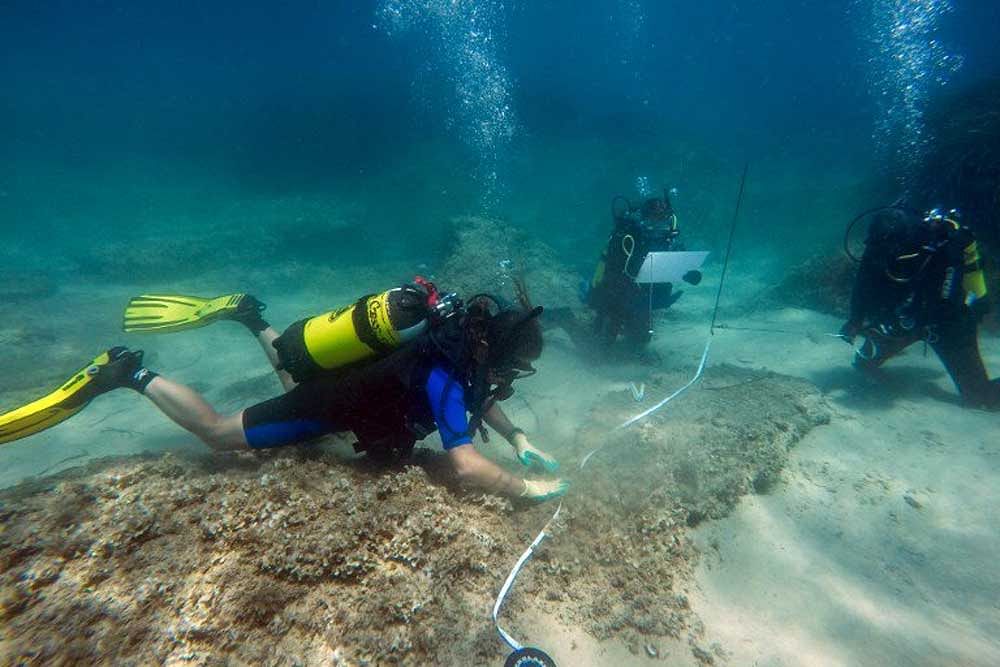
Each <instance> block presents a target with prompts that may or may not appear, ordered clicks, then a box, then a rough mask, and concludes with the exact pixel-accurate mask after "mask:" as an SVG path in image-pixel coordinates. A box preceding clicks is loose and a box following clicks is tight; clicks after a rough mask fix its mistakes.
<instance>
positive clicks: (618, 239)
mask: <svg viewBox="0 0 1000 667" xmlns="http://www.w3.org/2000/svg"><path fill="white" fill-rule="evenodd" d="M681 249H682V248H681V246H680V244H679V243H677V242H676V230H672V229H658V228H649V227H647V226H645V225H643V224H642V223H641V222H639V221H637V220H635V219H632V218H629V217H619V218H617V219H616V220H615V229H614V231H613V232H612V233H611V238H609V239H608V245H607V248H606V250H605V251H604V254H603V255H602V257H601V262H600V263H599V264H598V269H597V273H596V274H595V276H594V280H593V282H592V283H591V290H590V294H589V297H588V301H589V304H590V306H591V308H593V309H594V311H595V313H596V319H595V320H594V330H595V333H596V334H597V336H598V337H599V338H600V339H601V342H603V343H605V344H611V343H613V342H614V341H615V339H617V338H618V336H619V334H624V336H625V339H626V340H627V341H629V342H630V343H632V344H635V345H637V346H639V347H641V346H644V345H646V343H648V342H649V339H650V330H651V329H652V322H651V321H650V320H651V315H652V313H651V311H652V310H654V309H663V308H668V307H670V305H671V304H673V302H674V301H676V300H677V297H678V296H680V293H679V292H678V293H677V294H674V293H673V285H672V284H670V283H658V284H650V285H639V284H637V283H636V282H635V276H636V275H637V274H638V273H639V268H640V267H641V266H642V263H643V262H644V261H645V260H646V255H647V254H648V253H650V252H661V251H666V250H681ZM650 292H652V295H650ZM650 306H652V308H651V307H650Z"/></svg>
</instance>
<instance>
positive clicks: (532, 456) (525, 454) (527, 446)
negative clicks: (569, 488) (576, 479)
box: [511, 433, 559, 472]
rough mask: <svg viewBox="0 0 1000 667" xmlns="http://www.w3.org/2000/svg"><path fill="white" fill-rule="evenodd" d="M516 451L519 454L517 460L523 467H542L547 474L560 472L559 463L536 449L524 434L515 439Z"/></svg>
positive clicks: (518, 434) (517, 435)
mask: <svg viewBox="0 0 1000 667" xmlns="http://www.w3.org/2000/svg"><path fill="white" fill-rule="evenodd" d="M513 440H514V442H512V443H511V444H512V445H514V451H515V452H517V460H518V461H520V462H521V464H522V465H525V466H528V467H529V468H530V467H541V468H543V469H544V470H545V471H546V472H555V471H556V470H559V462H558V461H556V460H555V458H554V457H553V456H552V455H550V454H547V453H545V452H543V451H542V450H540V449H539V448H538V447H535V446H534V445H532V444H531V443H530V442H528V438H527V437H526V436H525V435H524V434H523V433H517V434H516V435H515V436H514V438H513Z"/></svg>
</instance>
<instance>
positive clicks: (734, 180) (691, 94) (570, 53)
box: [0, 0, 1000, 485]
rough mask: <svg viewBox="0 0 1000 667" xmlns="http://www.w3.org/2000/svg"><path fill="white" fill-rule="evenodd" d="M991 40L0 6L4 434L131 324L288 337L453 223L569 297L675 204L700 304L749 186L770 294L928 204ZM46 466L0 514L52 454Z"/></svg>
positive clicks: (372, 10) (944, 22)
mask: <svg viewBox="0 0 1000 667" xmlns="http://www.w3.org/2000/svg"><path fill="white" fill-rule="evenodd" d="M998 27H1000V3H997V2H996V0H848V1H846V2H836V1H833V2H831V1H829V0H805V1H796V2H779V1H775V0H770V1H758V2H701V3H682V2H663V1H654V0H646V1H641V0H614V1H610V0H609V1H606V2H571V1H568V0H536V1H526V0H521V1H513V0H511V1H508V2H501V1H499V0H492V1H491V0H480V1H478V2H474V1H472V0H378V1H377V2H366V1H362V0H358V1H349V2H348V1H345V2H294V1H293V2H285V3H243V2H240V3H235V2H226V1H219V2H208V3H196V2H152V1H149V0H138V1H136V2H127V3H126V2H115V1H111V2H68V1H52V2H41V3H39V2H6V3H0V319H2V322H0V343H2V344H3V345H4V346H5V349H6V359H5V362H4V363H3V364H0V373H2V374H3V375H4V376H5V379H4V380H3V381H0V413H2V412H4V411H6V410H7V409H8V408H11V407H13V406H14V405H17V404H20V403H22V402H24V401H25V400H27V399H29V398H31V397H35V396H38V395H41V394H42V393H44V392H45V391H48V390H49V388H51V387H52V386H55V385H56V384H57V383H58V382H59V381H60V380H61V379H63V378H64V377H65V376H66V375H67V373H68V372H71V371H72V370H73V369H75V368H77V367H78V366H79V365H80V364H82V363H83V362H84V361H85V360H86V359H90V358H92V357H93V354H94V353H95V351H98V350H100V349H103V348H104V347H106V346H107V345H109V344H111V343H114V342H117V340H118V339H119V338H120V331H119V321H118V317H119V313H120V310H121V306H122V304H123V303H124V302H125V300H126V299H127V298H128V296H130V295H132V294H135V293H137V292H141V291H152V290H169V289H172V288H176V289H185V290H190V291H204V292H206V293H211V294H215V293H224V292H227V291H233V290H236V289H247V290H260V291H261V292H262V293H265V295H266V296H267V297H268V300H269V302H271V303H272V308H271V310H270V311H269V313H273V314H275V315H276V318H277V319H278V320H280V321H282V322H289V321H293V320H294V319H297V318H298V317H301V316H302V315H303V314H304V312H320V311H321V310H322V309H325V308H326V307H332V306H335V305H338V304H339V303H342V302H344V301H345V300H350V299H352V298H353V297H354V296H356V295H359V294H361V293H364V292H366V291H373V290H375V289H377V288H379V286H380V285H385V286H389V285H394V284H397V283H398V282H399V281H400V280H402V279H405V278H408V277H409V276H408V275H402V270H401V269H400V268H399V267H404V268H405V270H406V271H411V273H410V274H409V275H412V273H416V272H422V271H425V270H427V267H428V266H431V267H434V266H441V265H442V264H444V263H445V262H446V261H447V259H448V253H449V252H450V250H451V249H452V248H453V245H452V244H451V242H452V240H453V238H454V232H455V230H454V227H453V222H452V221H453V220H455V219H457V218H458V217H459V216H464V215H476V216H484V217H489V218H495V219H498V220H500V221H502V224H503V225H508V226H509V227H510V228H511V229H517V230H521V231H525V232H527V233H528V234H529V235H530V237H531V238H534V239H537V240H539V241H541V242H543V243H545V244H547V245H548V246H550V247H551V248H552V249H553V252H554V253H555V256H557V257H558V258H559V259H560V260H561V262H562V266H564V267H566V268H567V271H569V272H572V274H573V275H572V276H569V277H567V281H568V282H570V283H572V284H574V285H575V284H577V283H578V282H580V281H585V280H586V279H587V278H588V277H589V275H590V272H591V271H592V269H593V265H594V261H595V259H596V257H597V255H598V253H599V252H600V249H601V247H602V244H603V243H604V242H605V239H606V237H607V233H608V229H609V226H610V213H609V211H610V206H611V199H612V197H613V196H614V195H616V194H624V195H626V196H628V197H630V198H638V196H639V192H638V190H639V189H640V185H642V186H643V187H649V188H650V189H651V191H654V192H658V191H659V190H660V189H661V188H676V194H675V195H674V205H675V206H676V208H677V210H678V211H679V215H680V217H681V229H682V231H683V234H684V239H685V241H686V242H687V244H688V246H689V247H690V248H697V249H704V250H708V251H710V252H712V255H711V257H710V259H709V264H708V265H707V266H708V267H709V268H708V271H709V272H710V273H712V275H713V276H714V275H717V270H718V269H719V267H720V263H719V260H720V258H721V256H722V252H723V250H724V249H725V247H726V239H727V234H728V229H729V227H728V225H729V223H730V220H731V217H730V216H731V215H732V210H733V204H734V203H735V202H734V200H735V198H736V193H737V189H738V187H739V177H740V174H741V172H742V171H743V168H744V165H749V174H750V176H749V179H748V182H747V197H746V200H745V202H744V207H743V216H742V218H741V224H740V227H739V229H738V231H737V234H736V238H735V247H736V248H737V249H738V253H739V255H740V258H741V261H743V262H745V264H744V268H745V267H746V266H748V265H753V267H754V270H755V271H756V273H754V275H753V278H754V280H759V281H760V284H761V285H764V284H773V283H776V282H778V281H779V280H781V279H782V277H783V276H784V275H785V272H786V270H787V268H788V267H789V266H791V265H795V264H797V263H799V262H801V261H802V260H803V259H805V258H807V257H810V256H814V255H832V254H835V253H837V252H839V247H840V242H841V237H842V234H843V230H844V225H845V224H846V223H847V222H848V220H850V218H851V217H852V216H853V215H854V214H855V213H856V212H857V211H859V210H862V209H865V208H869V207H872V206H876V205H880V204H885V203H888V202H890V201H893V200H894V199H896V198H897V197H899V196H908V197H911V198H913V200H914V201H920V203H921V205H922V204H924V203H925V202H923V201H922V200H921V199H920V196H919V195H920V193H919V191H918V190H919V188H920V187H921V186H920V180H919V179H920V172H921V169H922V167H923V166H924V165H925V163H926V161H927V160H928V156H929V155H931V154H933V151H934V150H935V147H936V139H937V137H936V136H935V134H934V131H933V128H932V126H931V125H930V124H929V121H928V118H929V110H930V109H932V108H933V107H934V105H935V104H937V103H939V102H940V101H941V100H943V99H946V98H947V96H948V95H951V94H954V93H956V92H961V91H964V90H968V89H970V88H972V87H974V86H977V85H982V84H983V83H984V82H989V81H991V80H994V79H995V78H996V77H998V76H1000V56H998V52H997V47H996V35H997V28H998ZM994 111H995V110H994ZM927 203H934V204H941V205H945V206H950V205H961V202H958V203H956V202H927ZM980 213H982V212H980ZM994 219H995V218H994ZM994 224H995V223H994ZM995 250H996V249H995V248H993V250H992V252H993V253H994V254H995ZM383 266H391V267H392V268H391V269H386V271H395V272H396V273H393V274H392V275H388V274H385V275H384V276H383V275H382V274H379V273H378V272H379V271H382V267H383ZM312 276H318V278H317V280H316V282H310V278H311V277H312ZM383 277H384V280H383ZM323 281H327V282H323ZM754 284H756V283H754ZM175 286H177V287H175ZM182 286H183V287H182ZM750 291H751V288H746V292H747V293H749V292H750ZM702 294H704V291H703V292H702ZM751 296H755V295H751ZM699 298H700V297H699ZM705 298H707V297H705ZM749 298H750V297H747V300H749ZM688 300H689V301H690V297H689V299H688ZM703 301H704V303H707V302H708V301H705V300H704V299H703ZM682 303H685V302H682ZM697 303H699V304H702V303H703V302H702V301H699V302H697ZM577 305H580V304H577ZM211 336H213V338H209V339H206V340H209V341H210V342H212V344H213V345H215V346H217V347H215V348H212V349H218V348H221V347H222V346H224V345H227V343H225V342H220V341H223V340H224V338H221V337H220V338H214V336H215V334H214V333H213V334H211ZM220 336H221V335H220ZM700 342H701V341H700V340H698V341H697V343H698V345H700ZM688 343H690V341H688ZM148 348H149V349H150V350H151V351H152V353H153V354H152V355H151V356H153V355H156V354H159V355H161V356H160V357H159V358H157V357H155V356H153V358H154V359H155V360H157V361H161V362H162V363H163V365H164V366H166V367H168V368H169V367H170V366H171V364H172V365H173V366H174V367H178V366H181V367H185V368H187V367H191V366H195V365H198V367H199V370H201V371H203V373H202V375H201V377H204V376H211V375H212V370H211V369H212V368H213V367H212V364H213V363H214V362H213V361H211V360H203V359H202V358H201V357H200V356H196V355H194V353H190V354H189V353H188V352H183V353H176V354H177V356H170V355H171V353H170V352H169V351H168V350H169V348H170V344H169V343H166V342H164V343H162V344H161V343H159V342H157V341H154V342H152V343H149V344H148ZM185 349H187V348H185ZM210 351H211V350H210ZM185 354H187V356H184V355H185ZM198 354H200V353H198ZM250 354H251V353H250V352H247V355H248V356H249V355H250ZM254 354H255V352H254ZM207 356H210V355H207ZM192 359H194V361H192ZM258 361H259V359H258ZM838 363H839V362H838ZM185 364H187V366H185ZM203 364H207V366H204V365H203ZM220 364H221V362H220ZM206 369H208V370H206ZM50 436H51V437H50ZM42 437H44V438H48V439H47V440H45V443H46V445H45V447H46V448H45V449H44V450H38V451H44V454H42V455H39V458H38V459H37V460H36V459H33V458H32V457H33V456H34V454H33V453H32V451H33V450H31V449H29V448H27V447H26V446H25V445H24V443H19V444H18V445H17V446H16V447H11V448H9V449H4V450H2V451H0V463H4V467H5V468H6V469H7V470H8V471H14V472H9V474H7V476H6V477H5V478H4V479H3V480H2V482H0V485H6V484H10V483H13V482H15V481H17V480H18V479H20V478H21V477H23V476H26V475H28V474H36V473H38V472H39V471H41V470H43V469H48V468H49V467H50V464H52V463H56V462H58V461H59V460H60V458H61V457H62V456H63V455H64V454H65V453H66V452H64V451H63V450H62V449H61V444H62V443H61V441H60V440H59V438H58V435H51V434H48V435H45V436H42ZM74 437H75V436H74ZM179 437H181V436H178V438H179ZM73 442H74V443H75V445H74V446H82V445H80V442H81V440H80V438H77V439H76V440H74V441H73ZM176 443H177V440H176V439H174V440H167V439H166V438H164V439H162V440H156V439H155V438H153V439H147V440H146V441H144V442H143V444H142V447H148V448H150V449H170V448H171V447H172V446H175V445H176ZM86 446H87V447H88V449H87V451H85V452H84V454H80V456H81V457H82V456H84V455H88V456H89V455H91V454H95V453H108V452H110V451H111V450H108V451H107V452H104V451H101V452H98V451H97V447H96V446H91V445H86ZM116 446H117V447H119V448H118V449H114V452H115V453H122V452H127V451H131V450H130V448H134V446H135V443H134V442H129V441H126V440H123V441H122V442H121V443H120V446H118V445H116ZM81 451H82V450H81ZM11 452H13V453H11ZM74 452H77V450H72V451H70V452H69V454H70V455H75V454H74ZM88 452H89V454H88ZM4 456H6V457H9V458H8V459H7V461H5V459H4V458H3V457H4Z"/></svg>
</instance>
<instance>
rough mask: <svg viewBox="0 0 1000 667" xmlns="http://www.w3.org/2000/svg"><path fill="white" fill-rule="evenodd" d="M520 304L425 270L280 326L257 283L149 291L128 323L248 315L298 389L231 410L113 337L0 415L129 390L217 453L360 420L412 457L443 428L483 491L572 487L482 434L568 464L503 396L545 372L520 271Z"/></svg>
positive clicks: (281, 372)
mask: <svg viewBox="0 0 1000 667" xmlns="http://www.w3.org/2000/svg"><path fill="white" fill-rule="evenodd" d="M518 298H519V301H520V307H516V308H504V307H501V305H500V303H499V301H498V300H497V299H496V298H495V297H492V296H489V295H477V296H475V297H473V298H472V299H470V301H469V303H468V304H463V303H462V302H461V300H459V299H458V298H457V296H456V295H455V294H442V293H440V292H438V290H437V289H436V287H435V286H434V285H433V284H432V283H430V282H428V281H425V280H423V279H420V278H418V279H416V281H415V282H414V283H412V284H408V285H404V286H402V287H399V288H396V289H392V290H388V291H386V292H383V293H382V294H378V295H369V296H365V297H362V298H361V299H359V300H358V301H357V302H355V303H354V304H353V305H351V306H348V307H346V308H341V309H338V310H334V311H331V312H329V313H325V314H323V315H319V316H317V317H313V318H307V319H304V320H300V321H299V322H296V323H295V324H292V325H291V326H289V327H288V329H286V330H285V332H284V333H282V334H281V335H278V333H277V332H276V331H275V330H274V329H273V328H271V326H270V325H269V324H268V323H267V322H266V321H265V320H264V319H263V317H262V312H263V311H264V308H265V306H264V304H262V303H261V302H259V301H258V300H257V299H255V298H254V297H253V296H250V295H249V294H231V295H225V296H221V297H217V298H214V299H203V298H198V297H186V296H172V295H147V296H141V297H135V298H133V299H132V300H131V301H130V302H129V305H128V308H127V309H126V311H125V318H124V326H123V328H124V330H125V331H126V332H170V331H178V330H183V329H190V328H195V327H200V326H204V325H206V324H210V323H212V322H216V321H219V320H231V321H236V322H239V323H241V324H243V325H244V326H245V327H246V328H247V329H248V330H249V331H250V332H251V333H252V334H253V335H254V337H255V338H256V339H257V340H258V342H259V343H260V345H261V347H262V348H263V349H264V352H265V354H266V355H267V358H268V360H269V362H270V364H271V366H272V367H273V368H274V370H275V372H276V373H277V375H278V378H279V379H280V380H281V383H282V385H283V386H284V388H285V390H286V392H285V393H284V394H282V395H280V396H277V397H275V398H272V399H270V400H267V401H264V402H262V403H259V404H257V405H254V406H251V407H249V408H246V409H244V410H240V411H239V412H237V413H235V414H231V415H222V414H219V413H218V412H216V411H215V409H213V408H212V406H211V405H209V404H208V402H206V401H205V399H204V398H202V397H201V396H200V395H199V394H197V393H195V391H193V390H192V389H190V388H189V387H186V386H184V385H182V384H179V383H177V382H175V381H173V380H169V379H167V378H165V377H163V376H161V375H159V374H157V373H155V372H153V371H151V370H149V369H148V368H146V367H145V366H143V363H142V357H143V353H142V351H141V350H129V349H128V348H125V347H115V348H112V349H110V350H108V351H107V352H105V353H104V354H101V355H100V356H98V357H97V358H96V359H94V361H93V362H92V363H91V364H90V365H89V366H87V367H86V368H84V369H82V370H81V371H79V372H78V373H77V374H76V375H74V376H73V377H72V378H70V379H69V380H68V381H67V382H66V383H64V384H63V385H62V386H61V387H60V388H59V389H57V390H56V391H54V392H52V393H51V394H49V395H48V396H45V397H43V398H41V399H39V400H37V401H35V402H33V403H31V404H29V405H26V406H24V407H22V408H19V409H17V410H14V411H12V412H9V413H6V414H3V415H0V443H3V442H10V441H12V440H17V439H20V438H23V437H26V436H28V435H31V434H34V433H37V432H39V431H41V430H44V429H47V428H49V427H51V426H54V425H55V424H57V423H59V422H61V421H63V420H65V419H67V418H69V417H71V416H72V415H74V414H76V413H77V412H79V411H80V410H82V409H83V408H84V407H85V406H86V405H87V403H88V402H89V401H90V400H91V399H93V398H94V397H96V396H98V395H100V394H103V393H105V392H108V391H111V390H114V389H119V388H130V389H134V390H135V391H137V392H139V393H140V394H142V395H143V396H146V397H147V398H148V399H150V401H152V402H153V404H154V405H156V407H157V408H159V409H160V410H161V411H162V412H163V413H164V414H165V415H166V416H167V417H169V418H170V419H171V420H173V421H174V422H176V423H177V424H178V425H180V426H181V427H183V428H184V429H186V430H188V431H190V432H191V433H193V434H194V435H196V436H197V437H198V438H200V439H201V440H202V441H203V442H205V444H207V445H208V446H209V447H211V448H212V449H214V450H216V451H233V450H246V449H265V448H270V447H280V446H284V445H290V444H297V443H301V442H305V441H309V440H312V439H315V438H318V437H320V436H323V435H326V434H330V433H342V432H346V431H351V432H353V434H354V435H355V436H356V437H357V439H358V442H357V444H355V449H356V450H357V451H359V452H361V451H363V452H366V453H367V454H368V455H369V456H373V457H377V458H390V457H393V456H405V455H408V454H409V453H410V452H411V450H412V449H413V446H414V444H415V443H416V441H417V440H422V439H423V438H425V437H426V436H427V435H429V434H430V433H432V432H434V431H439V432H440V435H441V441H442V443H443V445H444V449H445V451H446V452H447V455H448V459H449V461H450V462H451V464H452V467H453V469H454V472H455V473H456V475H457V477H458V478H459V480H460V481H461V482H462V483H463V484H466V485H469V486H475V487H478V488H481V489H483V490H486V491H489V492H493V493H498V494H504V495H508V496H512V497H520V498H525V499H529V500H535V501H543V500H548V499H550V498H555V497H558V496H561V495H563V494H564V493H565V492H566V490H567V488H568V483H567V482H565V481H563V480H561V479H522V478H521V477H517V476H514V475H511V474H509V473H507V472H506V471H505V470H503V469H502V468H501V467H500V466H498V465H496V464H495V463H493V462H492V461H490V460H489V459H487V458H486V457H484V456H483V455H482V454H480V453H479V452H478V451H477V450H476V449H475V447H474V446H473V444H472V438H473V435H474V434H475V432H476V431H477V430H479V431H480V432H481V433H482V434H483V436H484V438H485V437H486V430H485V427H484V426H483V423H484V422H485V423H486V424H488V425H490V426H491V427H492V428H493V429H494V430H496V431H497V432H498V433H500V434H501V435H502V436H503V437H504V438H506V440H507V441H508V442H509V443H510V444H511V445H512V446H513V448H514V451H515V454H516V456H517V458H518V460H519V461H520V462H521V463H522V464H523V465H525V466H529V467H538V468H541V469H542V470H544V471H546V472H549V473H552V472H555V471H556V470H557V469H558V463H557V462H556V460H555V459H554V458H553V457H551V456H550V455H548V454H546V453H545V452H543V451H542V450H540V449H538V448H536V447H535V446H533V445H532V444H531V442H530V441H529V440H528V438H527V436H526V435H525V433H524V431H522V430H521V429H519V428H517V427H515V426H514V425H513V424H512V423H511V422H510V420H509V419H508V418H507V416H506V415H505V414H504V412H503V410H501V409H500V405H499V402H500V401H503V400H505V399H506V398H509V397H510V396H511V394H512V393H513V382H514V381H515V380H517V379H520V378H523V377H527V376H529V375H531V374H533V373H534V372H535V369H534V367H533V366H532V362H533V361H535V360H536V359H538V357H539V356H540V355H541V351H542V335H541V330H540V327H539V325H538V321H537V318H538V316H539V314H541V312H542V308H541V307H532V306H531V304H530V302H529V301H528V297H527V293H526V291H525V290H524V288H523V285H522V284H521V283H519V282H518Z"/></svg>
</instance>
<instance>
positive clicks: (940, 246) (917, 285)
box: [845, 220, 1000, 409]
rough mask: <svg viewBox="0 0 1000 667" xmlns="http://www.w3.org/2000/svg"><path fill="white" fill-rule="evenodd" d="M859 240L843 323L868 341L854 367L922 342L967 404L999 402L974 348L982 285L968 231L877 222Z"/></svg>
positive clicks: (869, 365) (997, 388) (875, 363)
mask: <svg viewBox="0 0 1000 667" xmlns="http://www.w3.org/2000/svg"><path fill="white" fill-rule="evenodd" d="M865 243H866V245H865V253H864V256H863V257H862V259H861V267H860V270H859V273H858V278H857V280H856V282H855V284H854V292H853V294H852V297H851V316H850V320H849V321H848V324H847V325H845V326H846V327H848V328H851V329H853V330H857V331H858V332H859V333H861V335H863V336H864V337H865V339H866V340H865V342H864V344H863V345H862V346H861V348H860V349H859V350H858V352H857V354H856V355H855V360H854V365H855V366H856V367H857V368H860V369H873V368H877V367H879V366H881V365H882V364H884V363H885V362H886V361H888V360H889V359H891V358H892V357H894V356H896V355H897V354H899V353H900V352H902V351H903V350H904V349H905V348H906V347H908V346H910V345H912V344H913V343H916V342H918V341H926V342H927V344H928V345H930V346H931V347H932V348H933V349H934V352H935V353H936V354H937V355H938V357H939V358H940V359H941V362H942V363H943V364H944V366H945V368H946V369H947V371H948V374H949V375H950V376H951V379H952V380H953V381H954V383H955V386H956V387H957V388H958V391H959V393H960V394H961V396H962V398H963V399H964V400H965V402H966V403H967V404H969V405H971V406H975V407H988V408H994V409H995V408H1000V384H998V382H997V381H996V380H994V381H992V382H991V381H990V380H989V378H988V376H987V374H986V368H985V366H984V365H983V360H982V357H981V356H980V353H979V341H978V323H979V320H980V319H981V317H982V315H983V313H984V312H985V307H986V300H985V299H984V298H983V297H985V294H986V288H985V283H984V281H983V275H982V269H981V268H980V266H979V255H978V252H977V249H976V242H975V237H974V236H973V234H972V232H971V231H970V230H969V229H967V228H965V227H959V226H957V225H954V224H941V225H939V226H938V227H935V228H932V227H931V226H929V225H927V224H926V223H921V224H915V223H907V222H904V221H899V220H896V221H888V220H877V221H876V222H874V223H873V224H872V226H871V228H870V229H869V234H868V239H867V240H866V242H865Z"/></svg>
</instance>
